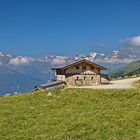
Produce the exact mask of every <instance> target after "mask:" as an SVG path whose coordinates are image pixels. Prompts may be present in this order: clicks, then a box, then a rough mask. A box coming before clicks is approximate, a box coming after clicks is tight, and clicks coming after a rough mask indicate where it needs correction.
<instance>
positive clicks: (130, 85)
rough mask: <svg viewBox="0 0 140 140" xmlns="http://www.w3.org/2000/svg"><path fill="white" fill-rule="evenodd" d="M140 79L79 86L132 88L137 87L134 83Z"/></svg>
mask: <svg viewBox="0 0 140 140" xmlns="http://www.w3.org/2000/svg"><path fill="white" fill-rule="evenodd" d="M138 80H140V77H137V78H131V79H123V80H116V81H111V82H110V84H109V85H95V86H82V87H78V88H94V89H131V88H135V87H134V86H133V83H134V82H135V81H138Z"/></svg>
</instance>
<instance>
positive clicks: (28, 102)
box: [0, 83, 140, 140]
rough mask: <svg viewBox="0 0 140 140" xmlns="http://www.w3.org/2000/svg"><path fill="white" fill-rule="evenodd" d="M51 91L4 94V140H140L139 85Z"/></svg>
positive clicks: (0, 115) (0, 106) (0, 134)
mask: <svg viewBox="0 0 140 140" xmlns="http://www.w3.org/2000/svg"><path fill="white" fill-rule="evenodd" d="M137 86H139V83H137ZM51 92H52V94H53V95H52V96H47V93H48V92H47V91H46V92H34V93H26V94H18V95H10V96H1V97H0V140H139V139H140V90H139V88H138V89H135V90H134V89H133V90H94V89H65V90H61V89H54V90H52V91H51Z"/></svg>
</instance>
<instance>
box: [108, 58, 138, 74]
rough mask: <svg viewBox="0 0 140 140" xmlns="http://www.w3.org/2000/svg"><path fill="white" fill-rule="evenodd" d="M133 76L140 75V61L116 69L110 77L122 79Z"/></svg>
mask: <svg viewBox="0 0 140 140" xmlns="http://www.w3.org/2000/svg"><path fill="white" fill-rule="evenodd" d="M133 74H140V60H138V61H136V62H132V63H130V64H128V65H126V66H125V67H122V68H119V69H116V70H114V71H112V72H110V75H111V76H112V77H120V76H125V75H130V76H131V75H133Z"/></svg>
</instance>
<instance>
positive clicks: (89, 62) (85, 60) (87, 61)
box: [51, 59, 107, 70]
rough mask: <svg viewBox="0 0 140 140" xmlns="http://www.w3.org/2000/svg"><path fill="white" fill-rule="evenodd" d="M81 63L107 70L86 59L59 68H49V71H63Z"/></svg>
mask: <svg viewBox="0 0 140 140" xmlns="http://www.w3.org/2000/svg"><path fill="white" fill-rule="evenodd" d="M82 62H86V63H88V64H90V65H94V66H97V67H98V68H100V69H101V70H107V68H105V67H103V66H100V65H98V64H96V63H93V62H91V61H89V60H87V59H81V60H77V61H74V62H71V63H69V64H66V65H64V66H61V67H54V68H51V69H52V70H56V69H65V68H68V67H71V66H73V65H76V64H79V63H82Z"/></svg>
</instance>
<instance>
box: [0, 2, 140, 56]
mask: <svg viewBox="0 0 140 140" xmlns="http://www.w3.org/2000/svg"><path fill="white" fill-rule="evenodd" d="M139 33H140V1H139V0H0V51H4V52H8V53H12V54H15V55H31V56H40V55H45V54H49V53H53V54H59V55H74V54H77V53H86V52H89V51H97V52H110V51H112V50H113V49H119V48H121V47H122V45H121V44H120V43H119V40H121V39H123V38H126V37H133V36H138V35H139Z"/></svg>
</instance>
